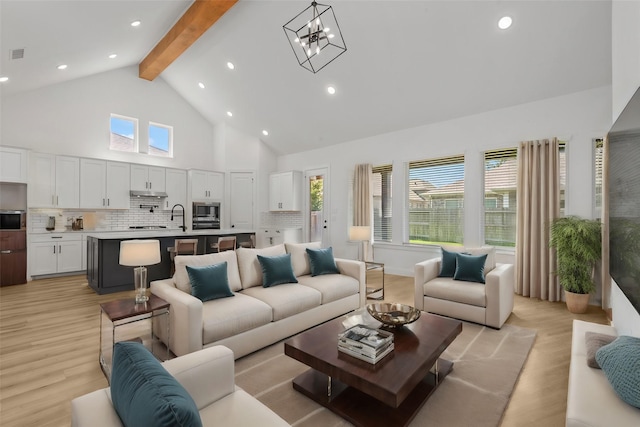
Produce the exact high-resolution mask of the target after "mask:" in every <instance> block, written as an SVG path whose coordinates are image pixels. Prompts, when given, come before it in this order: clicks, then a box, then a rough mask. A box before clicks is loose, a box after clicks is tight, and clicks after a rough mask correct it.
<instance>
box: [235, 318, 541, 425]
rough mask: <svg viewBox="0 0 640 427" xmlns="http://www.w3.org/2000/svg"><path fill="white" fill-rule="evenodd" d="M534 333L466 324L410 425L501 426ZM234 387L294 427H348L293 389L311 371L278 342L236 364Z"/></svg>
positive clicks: (514, 328)
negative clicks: (448, 366)
mask: <svg viewBox="0 0 640 427" xmlns="http://www.w3.org/2000/svg"><path fill="white" fill-rule="evenodd" d="M535 336H536V332H535V331H534V330H532V329H525V328H520V327H517V326H513V325H504V326H503V327H502V329H500V330H495V329H491V328H487V327H484V326H481V325H476V324H473V323H466V322H463V328H462V333H461V334H460V335H459V336H458V337H457V338H456V339H455V341H454V342H453V343H452V344H451V345H450V346H449V348H447V350H446V351H445V352H444V353H443V357H444V358H445V359H448V360H451V361H453V362H454V366H453V371H452V372H451V373H450V374H449V375H448V376H447V377H446V378H445V380H444V382H443V383H442V384H441V385H440V387H438V389H437V390H436V391H435V392H434V394H433V395H432V396H431V397H430V398H429V400H428V401H427V402H426V403H425V405H424V406H423V407H422V409H420V412H418V414H417V415H416V417H415V418H414V420H413V421H412V422H411V424H410V425H411V426H427V425H428V426H446V427H456V426H460V427H462V426H465V427H466V426H474V427H479V426H487V427H488V426H498V425H499V424H500V420H501V418H502V414H503V413H504V410H505V408H506V407H507V404H508V403H509V398H510V396H511V393H512V392H513V388H514V387H515V384H516V382H517V380H518V376H519V375H520V371H521V370H522V367H523V366H524V363H525V361H526V360H527V356H528V355H529V351H530V350H531V347H532V346H533V342H534V340H535ZM235 368H236V384H237V385H238V386H239V387H241V388H243V389H244V390H245V391H247V392H248V393H250V394H251V395H253V396H254V397H256V398H257V399H258V400H260V401H261V402H262V403H264V404H265V405H267V406H268V407H269V408H271V410H273V411H274V412H276V413H277V414H278V415H280V416H281V417H282V418H284V419H285V420H286V421H287V422H288V423H289V424H292V425H294V426H304V427H315V426H318V427H320V426H322V427H327V426H350V425H351V424H350V423H348V422H347V421H345V420H343V419H341V418H340V417H338V416H337V415H335V414H333V413H332V412H331V411H329V410H327V409H325V408H323V407H322V406H320V405H318V404H317V403H315V402H314V401H312V400H310V399H308V398H306V397H305V396H303V395H302V394H300V393H298V392H297V391H295V390H294V389H293V387H292V385H291V381H292V380H293V378H294V377H296V376H297V375H298V374H300V373H302V372H304V371H305V370H307V369H309V368H308V367H307V366H306V365H304V364H302V363H300V362H298V361H296V360H293V359H291V358H289V357H288V356H285V355H284V344H283V343H282V342H279V343H277V344H274V345H272V346H270V347H267V348H265V349H263V350H260V351H258V352H256V353H253V354H251V355H249V356H246V357H243V358H241V359H239V360H237V361H236V366H235Z"/></svg>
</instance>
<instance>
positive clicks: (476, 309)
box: [414, 258, 515, 329]
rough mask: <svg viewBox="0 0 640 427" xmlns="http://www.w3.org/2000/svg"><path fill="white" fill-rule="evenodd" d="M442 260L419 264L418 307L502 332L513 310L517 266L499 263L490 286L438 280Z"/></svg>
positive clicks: (488, 280) (490, 274) (489, 277)
mask: <svg viewBox="0 0 640 427" xmlns="http://www.w3.org/2000/svg"><path fill="white" fill-rule="evenodd" d="M440 263H441V258H434V259H430V260H427V261H423V262H420V263H418V264H416V265H415V277H414V279H415V288H414V290H415V294H414V303H415V307H416V308H418V309H420V310H424V311H427V312H429V313H435V314H441V315H443V316H448V317H454V318H456V319H461V320H467V321H470V322H475V323H480V324H482V325H487V326H490V327H492V328H496V329H500V328H501V327H502V325H503V324H504V322H505V321H506V320H507V318H508V317H509V315H510V314H511V312H512V311H513V294H514V283H515V270H514V267H513V264H495V268H493V269H491V270H490V271H489V272H488V273H487V274H486V275H485V282H486V283H475V282H465V281H460V280H454V279H453V278H450V277H438V274H439V272H440Z"/></svg>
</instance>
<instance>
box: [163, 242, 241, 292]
mask: <svg viewBox="0 0 640 427" xmlns="http://www.w3.org/2000/svg"><path fill="white" fill-rule="evenodd" d="M225 261H226V262H227V276H228V277H229V288H231V290H232V291H233V292H237V291H239V290H241V289H242V283H241V282H240V274H239V273H238V261H237V260H236V253H235V252H234V251H225V252H220V253H215V254H207V255H176V257H175V259H174V260H173V262H174V264H175V266H176V272H175V274H174V275H173V283H175V285H176V288H178V289H180V290H181V291H183V292H186V293H188V294H190V293H191V282H190V281H189V274H188V273H187V266H189V267H204V266H207V265H214V264H220V263H222V262H225Z"/></svg>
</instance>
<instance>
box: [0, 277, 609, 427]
mask: <svg viewBox="0 0 640 427" xmlns="http://www.w3.org/2000/svg"><path fill="white" fill-rule="evenodd" d="M377 279H378V278H377V277H376V276H371V280H377ZM385 288H386V290H385V300H386V301H393V302H401V303H405V304H410V305H413V278H412V277H403V276H395V275H390V274H387V275H386V276H385ZM120 298H133V292H131V291H129V292H122V293H118V294H111V295H97V294H95V292H93V290H91V289H90V288H89V286H88V285H87V281H86V278H85V277H84V276H69V277H60V278H53V279H42V280H37V281H33V282H30V283H29V284H24V285H17V286H6V287H0V425H2V426H3V427H13V426H16V427H17V426H19V427H23V426H38V427H41V426H68V425H69V424H70V421H71V408H70V402H71V400H72V399H73V398H75V397H77V396H81V395H83V394H86V393H89V392H91V391H94V390H97V389H100V388H103V387H106V386H107V381H106V379H105V377H104V375H103V374H102V371H101V369H100V366H99V364H98V349H99V328H100V319H99V313H100V310H99V304H100V303H103V302H107V301H112V300H115V299H120ZM371 302H373V301H371ZM574 318H577V319H581V320H587V321H591V322H596V323H607V318H606V315H605V313H604V312H603V311H602V310H600V309H599V308H598V307H589V311H588V312H587V313H586V314H584V315H573V314H571V313H569V312H568V311H567V310H566V308H565V305H564V304H563V303H549V302H545V301H538V300H532V299H529V298H524V297H516V298H515V308H514V311H513V313H512V315H511V317H510V318H509V320H508V321H507V323H510V324H514V325H517V326H522V327H525V328H532V329H536V330H537V332H538V335H537V337H536V342H535V343H534V346H533V348H532V350H531V353H530V354H529V358H528V360H527V363H526V364H525V366H524V368H523V371H522V373H521V375H520V378H519V381H518V383H517V385H516V388H515V390H514V392H513V395H512V397H511V401H510V403H509V405H508V407H507V410H506V412H505V414H504V417H503V420H502V424H501V425H502V426H503V427H511V426H517V427H521V426H524V427H528V426H532V427H533V426H536V427H537V426H540V425H545V426H563V425H564V420H565V411H566V395H567V381H568V375H569V354H570V349H571V323H572V321H573V319H574Z"/></svg>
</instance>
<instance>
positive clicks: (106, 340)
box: [99, 294, 171, 383]
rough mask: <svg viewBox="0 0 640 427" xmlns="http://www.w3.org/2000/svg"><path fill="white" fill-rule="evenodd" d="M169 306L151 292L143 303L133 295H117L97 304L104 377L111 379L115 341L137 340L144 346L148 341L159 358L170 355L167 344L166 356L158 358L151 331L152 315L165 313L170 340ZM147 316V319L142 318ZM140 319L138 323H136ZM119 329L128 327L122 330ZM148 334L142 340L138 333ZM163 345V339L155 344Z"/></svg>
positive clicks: (150, 347) (140, 334) (163, 314)
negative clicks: (137, 301)
mask: <svg viewBox="0 0 640 427" xmlns="http://www.w3.org/2000/svg"><path fill="white" fill-rule="evenodd" d="M169 306H170V304H169V303H168V302H167V301H165V300H163V299H162V298H159V297H157V296H155V295H153V294H151V295H150V297H149V301H147V302H146V303H142V304H136V302H135V300H134V299H133V298H128V299H120V300H115V301H111V302H106V303H103V304H100V355H99V362H100V367H101V368H102V372H104V375H105V376H106V377H107V381H109V383H111V365H112V363H113V346H114V345H115V343H116V342H118V341H127V340H129V341H138V342H141V343H142V344H145V346H147V345H148V348H149V350H150V351H151V353H152V354H153V355H154V356H156V357H158V359H160V360H161V361H162V360H168V359H169V357H170V352H169V347H168V346H166V357H165V358H164V359H161V358H160V357H159V356H158V355H156V354H155V353H154V351H153V350H154V341H155V340H156V338H155V336H154V334H153V324H154V323H155V322H154V321H153V318H154V317H158V316H167V319H166V320H167V322H166V325H167V340H169V338H170V336H169V334H170V332H171V331H170V330H169ZM143 320H147V322H142V321H143ZM138 322H139V323H138ZM125 325H131V327H129V328H122V327H123V326H125ZM122 329H128V331H123V330H122ZM147 334H150V336H149V339H148V340H145V339H144V338H141V336H144V335H147ZM157 345H158V346H162V343H159V344H157Z"/></svg>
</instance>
